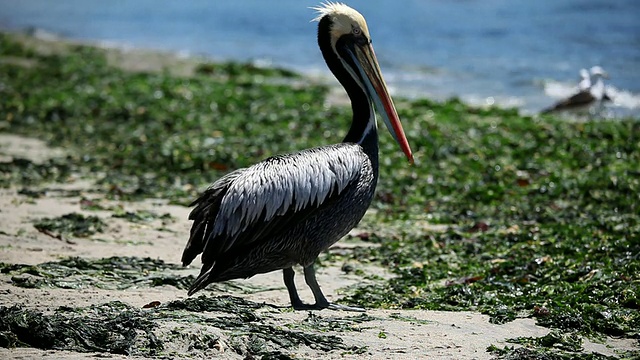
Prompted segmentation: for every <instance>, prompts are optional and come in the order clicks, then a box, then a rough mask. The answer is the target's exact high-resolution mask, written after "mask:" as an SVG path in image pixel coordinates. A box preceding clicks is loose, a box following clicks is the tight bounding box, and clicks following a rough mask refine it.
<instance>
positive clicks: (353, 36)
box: [313, 2, 413, 162]
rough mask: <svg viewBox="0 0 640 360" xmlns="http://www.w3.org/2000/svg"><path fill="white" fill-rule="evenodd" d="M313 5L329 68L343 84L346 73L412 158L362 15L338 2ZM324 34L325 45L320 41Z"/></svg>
mask: <svg viewBox="0 0 640 360" xmlns="http://www.w3.org/2000/svg"><path fill="white" fill-rule="evenodd" d="M313 9H314V10H316V11H318V16H317V17H316V18H315V19H314V20H315V21H318V22H319V25H318V42H319V45H320V48H321V50H322V53H323V55H324V57H325V60H326V61H327V64H328V65H329V68H330V69H331V70H332V71H333V73H334V74H335V75H336V78H338V80H339V81H340V82H341V83H342V84H343V85H344V86H345V87H347V85H346V83H348V79H346V78H347V77H350V78H351V79H352V80H353V81H354V82H355V83H356V84H357V85H358V86H359V87H360V88H361V89H362V91H363V92H364V93H365V94H366V95H367V97H368V99H369V102H370V103H371V102H372V103H373V104H374V106H375V108H376V110H378V112H379V113H380V115H381V116H382V119H383V120H384V123H385V125H386V126H387V129H389V132H390V133H391V135H392V136H393V138H394V139H395V140H396V142H397V143H398V144H399V145H400V148H401V149H402V151H403V152H404V154H405V155H406V156H407V158H408V159H409V161H410V162H413V155H412V153H411V148H410V147H409V142H408V141H407V138H406V136H405V134H404V131H403V129H402V124H401V123H400V118H399V117H398V113H397V111H396V108H395V106H394V105H393V101H392V100H391V96H389V91H388V90H387V85H386V83H385V81H384V78H383V77H382V73H381V72H380V66H379V65H378V60H377V59H376V55H375V53H374V51H373V47H372V46H371V36H370V34H369V28H368V27H367V22H366V21H365V19H364V17H363V16H362V15H361V14H360V13H359V12H357V11H356V10H354V9H352V8H350V7H348V6H347V5H344V4H342V3H334V2H326V3H324V4H322V5H321V6H319V7H316V8H313ZM327 37H328V40H329V41H328V45H327V43H326V42H325V41H323V40H324V39H327ZM344 71H346V74H345V73H344ZM347 74H348V75H347ZM352 101H353V100H352Z"/></svg>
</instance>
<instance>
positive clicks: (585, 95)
mask: <svg viewBox="0 0 640 360" xmlns="http://www.w3.org/2000/svg"><path fill="white" fill-rule="evenodd" d="M595 100H596V99H595V98H594V97H593V95H592V94H591V92H590V91H581V92H579V93H577V94H574V95H572V96H571V97H569V98H567V99H564V100H562V101H560V102H558V103H556V104H555V105H553V106H551V107H550V108H548V109H545V110H543V111H542V112H541V113H543V114H546V113H550V112H552V111H558V110H566V109H571V108H575V107H578V106H582V105H587V104H589V103H591V102H593V101H595Z"/></svg>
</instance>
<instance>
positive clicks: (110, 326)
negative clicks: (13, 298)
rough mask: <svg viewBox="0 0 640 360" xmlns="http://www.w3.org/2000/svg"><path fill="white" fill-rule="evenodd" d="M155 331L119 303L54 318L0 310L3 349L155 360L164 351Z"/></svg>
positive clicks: (21, 310) (64, 311)
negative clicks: (62, 351)
mask: <svg viewBox="0 0 640 360" xmlns="http://www.w3.org/2000/svg"><path fill="white" fill-rule="evenodd" d="M153 328H154V325H153V322H151V321H150V320H148V319H147V318H146V317H145V316H144V313H143V312H140V311H138V310H136V309H134V308H132V307H130V306H128V305H126V304H124V303H121V302H117V301H116V302H111V303H107V304H103V305H96V306H91V307H89V308H87V309H85V310H83V311H78V310H74V309H71V308H64V307H61V308H58V309H57V310H56V311H55V312H54V313H53V314H50V315H48V314H43V313H41V312H38V311H35V310H30V309H25V308H23V307H21V306H12V307H5V306H0V346H2V347H17V346H30V347H35V348H40V349H56V350H72V351H79V352H108V353H113V354H124V355H145V356H149V355H151V356H153V355H156V354H157V353H158V352H160V351H162V349H163V346H162V342H161V341H159V340H158V339H157V338H156V336H155V335H154V333H153Z"/></svg>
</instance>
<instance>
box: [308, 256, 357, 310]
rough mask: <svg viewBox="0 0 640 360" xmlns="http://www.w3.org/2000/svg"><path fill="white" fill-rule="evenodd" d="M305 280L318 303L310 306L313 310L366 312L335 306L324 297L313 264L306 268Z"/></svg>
mask: <svg viewBox="0 0 640 360" xmlns="http://www.w3.org/2000/svg"><path fill="white" fill-rule="evenodd" d="M304 280H305V281H306V283H307V285H309V288H311V291H312V292H313V297H314V298H315V299H316V303H315V304H314V305H310V306H311V308H312V309H317V310H320V309H331V310H343V311H358V312H364V309H363V308H358V307H352V306H346V305H339V304H333V303H330V302H329V301H327V298H325V297H324V294H323V293H322V290H321V289H320V285H318V281H317V280H316V270H315V268H314V267H313V264H311V265H309V266H307V267H305V268H304Z"/></svg>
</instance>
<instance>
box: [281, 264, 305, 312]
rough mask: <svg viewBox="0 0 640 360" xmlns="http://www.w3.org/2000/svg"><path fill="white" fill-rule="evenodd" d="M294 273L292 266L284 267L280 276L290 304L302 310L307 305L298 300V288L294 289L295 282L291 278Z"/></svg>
mask: <svg viewBox="0 0 640 360" xmlns="http://www.w3.org/2000/svg"><path fill="white" fill-rule="evenodd" d="M295 275H296V273H295V272H294V271H293V268H286V269H283V270H282V278H283V279H284V284H285V285H286V287H287V290H288V291H289V299H290V300H291V306H293V308H294V309H295V310H304V309H307V307H308V306H309V305H307V304H305V303H303V302H302V300H300V295H298V290H296V283H295V281H294V280H293V277H294V276H295Z"/></svg>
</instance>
